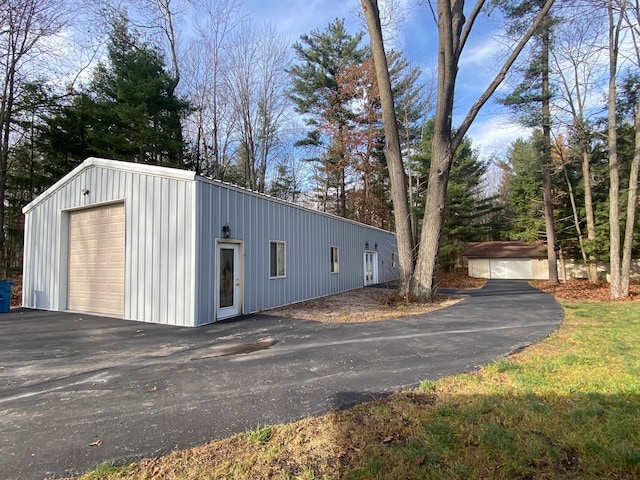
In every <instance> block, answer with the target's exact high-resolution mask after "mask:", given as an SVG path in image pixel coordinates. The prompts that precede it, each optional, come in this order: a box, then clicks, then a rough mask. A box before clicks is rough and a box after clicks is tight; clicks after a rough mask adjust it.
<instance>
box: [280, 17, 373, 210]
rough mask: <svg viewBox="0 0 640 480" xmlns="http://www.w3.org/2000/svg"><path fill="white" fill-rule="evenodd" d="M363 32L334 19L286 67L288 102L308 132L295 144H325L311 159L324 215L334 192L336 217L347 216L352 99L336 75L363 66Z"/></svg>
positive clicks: (299, 46) (304, 40)
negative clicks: (321, 187) (317, 168)
mask: <svg viewBox="0 0 640 480" xmlns="http://www.w3.org/2000/svg"><path fill="white" fill-rule="evenodd" d="M361 41H362V33H358V34H356V35H350V34H349V33H348V32H347V31H346V29H345V27H344V20H338V19H336V20H335V21H334V22H332V23H331V24H329V26H328V27H327V28H326V29H325V31H322V32H321V31H318V30H315V31H313V32H311V34H309V35H302V37H300V41H299V42H297V43H295V44H294V46H293V49H294V52H295V55H296V57H297V59H298V61H299V63H297V64H296V65H293V66H292V67H291V68H290V69H289V73H290V75H291V80H292V89H291V93H290V96H291V99H292V100H293V102H294V104H295V109H296V111H297V112H298V113H300V114H302V115H305V116H306V124H307V126H308V128H309V130H308V131H307V135H306V137H305V138H304V139H302V140H300V141H299V142H298V144H299V145H307V146H326V147H327V148H326V150H325V151H324V153H322V154H321V155H320V157H318V158H316V159H314V160H313V161H317V162H319V163H320V164H321V168H320V171H321V172H322V173H323V174H324V176H325V184H324V192H322V193H321V199H320V201H321V204H322V205H323V209H324V210H325V211H326V210H327V209H328V208H327V207H328V205H327V204H328V202H327V200H328V194H329V191H330V190H335V191H336V206H335V210H334V211H335V213H337V214H338V215H340V216H342V217H345V216H346V215H347V175H348V166H349V163H350V161H351V159H350V157H349V155H350V151H349V146H348V145H347V144H346V143H345V140H346V139H347V137H348V134H349V132H348V130H349V129H350V128H351V126H352V125H351V122H352V120H353V111H352V108H351V107H352V101H353V98H352V97H350V96H349V95H348V94H346V93H345V92H344V91H343V89H342V86H341V84H340V83H339V82H338V76H339V75H340V74H341V72H344V71H345V70H346V69H347V68H348V67H351V66H358V65H361V64H362V62H363V61H364V59H365V58H366V49H365V48H364V47H361V46H360V43H361Z"/></svg>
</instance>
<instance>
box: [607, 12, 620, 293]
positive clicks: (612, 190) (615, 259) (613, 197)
mask: <svg viewBox="0 0 640 480" xmlns="http://www.w3.org/2000/svg"><path fill="white" fill-rule="evenodd" d="M607 8H608V13H609V99H608V105H607V108H608V110H609V114H608V122H609V126H608V140H609V141H608V143H609V228H610V230H609V264H610V269H611V298H612V299H613V298H618V297H620V295H621V293H622V292H621V283H620V204H619V195H620V173H619V171H618V131H617V125H616V73H617V69H618V38H619V33H620V22H618V23H617V25H616V23H615V19H614V13H613V0H609V1H608V2H607Z"/></svg>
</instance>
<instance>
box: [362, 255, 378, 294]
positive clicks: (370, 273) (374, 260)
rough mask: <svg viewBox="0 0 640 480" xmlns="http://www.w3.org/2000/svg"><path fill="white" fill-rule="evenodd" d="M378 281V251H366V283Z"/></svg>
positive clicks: (373, 283)
mask: <svg viewBox="0 0 640 480" xmlns="http://www.w3.org/2000/svg"><path fill="white" fill-rule="evenodd" d="M377 283H378V252H364V285H365V287H366V286H367V285H375V284H377Z"/></svg>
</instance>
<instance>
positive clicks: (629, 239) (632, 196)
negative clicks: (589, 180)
mask: <svg viewBox="0 0 640 480" xmlns="http://www.w3.org/2000/svg"><path fill="white" fill-rule="evenodd" d="M629 3H630V5H629V7H628V8H626V9H623V10H622V12H621V15H622V16H623V17H624V19H625V22H626V24H627V26H628V27H629V30H630V33H631V38H632V42H633V47H634V53H635V56H634V57H633V63H634V64H635V68H636V72H637V71H638V70H640V1H638V0H635V1H633V2H629ZM622 5H623V6H624V5H625V2H622ZM630 81H631V85H630V86H631V88H630V90H631V91H632V92H633V94H632V95H630V96H631V98H632V101H631V103H632V104H633V97H634V96H635V105H634V107H635V108H633V107H632V111H633V113H632V118H633V119H634V122H633V124H634V127H635V148H634V153H633V160H632V161H631V168H630V170H629V191H628V193H627V215H626V225H625V233H624V244H623V249H622V267H621V272H620V275H621V280H620V294H621V295H622V296H628V295H629V278H630V276H631V259H632V255H633V240H634V231H635V226H636V207H637V202H638V177H639V176H640V76H639V75H638V74H636V75H635V76H631V78H630Z"/></svg>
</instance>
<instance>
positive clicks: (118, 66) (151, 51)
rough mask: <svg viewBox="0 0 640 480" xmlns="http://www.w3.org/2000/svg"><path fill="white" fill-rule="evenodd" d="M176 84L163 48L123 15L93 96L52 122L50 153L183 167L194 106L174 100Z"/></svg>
mask: <svg viewBox="0 0 640 480" xmlns="http://www.w3.org/2000/svg"><path fill="white" fill-rule="evenodd" d="M173 84H174V79H173V78H172V76H171V75H170V74H168V73H167V71H166V69H165V65H164V61H163V59H162V55H161V53H160V52H159V50H158V49H157V48H156V47H154V46H152V45H150V44H148V43H146V42H144V41H143V40H142V38H141V37H140V36H139V35H138V34H136V33H135V32H130V31H129V29H128V22H127V19H126V18H124V17H119V18H117V19H115V20H114V22H113V29H112V32H111V34H110V37H109V46H108V61H107V62H106V63H104V64H100V65H99V66H98V67H97V68H96V70H95V72H94V75H93V81H92V83H91V86H90V88H89V89H88V91H87V92H83V93H81V94H79V95H78V96H77V97H76V98H74V100H73V101H72V102H71V104H70V105H68V106H66V107H63V108H62V109H61V110H60V111H59V112H58V114H57V115H55V116H54V117H52V118H50V119H49V121H48V124H49V128H48V129H47V130H46V131H45V133H44V136H43V141H44V142H45V143H46V144H47V149H48V150H49V153H50V154H53V155H56V156H57V157H58V158H67V159H73V160H74V161H80V160H82V159H83V158H84V157H85V156H88V155H96V156H103V157H107V158H113V159H118V160H126V161H133V162H137V163H148V164H154V165H167V166H173V167H183V166H184V162H183V151H184V143H183V141H182V127H181V119H182V118H183V117H184V115H185V114H186V112H187V110H188V104H187V103H186V102H185V101H183V100H180V99H178V98H177V97H175V96H174V94H173ZM69 138H73V139H74V140H75V141H73V142H70V141H69Z"/></svg>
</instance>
